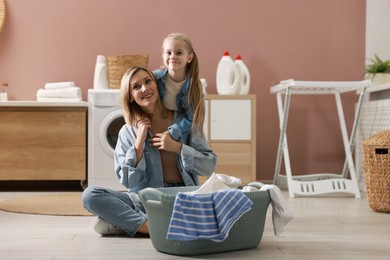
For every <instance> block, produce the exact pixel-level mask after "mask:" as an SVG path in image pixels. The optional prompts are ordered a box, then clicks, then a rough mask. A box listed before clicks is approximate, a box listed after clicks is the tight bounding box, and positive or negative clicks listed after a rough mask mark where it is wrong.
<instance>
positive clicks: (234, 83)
mask: <svg viewBox="0 0 390 260" xmlns="http://www.w3.org/2000/svg"><path fill="white" fill-rule="evenodd" d="M216 83H217V92H218V94H220V95H237V94H238V92H239V77H238V68H237V66H236V65H235V63H234V61H233V59H232V58H231V57H230V54H229V52H228V51H225V53H224V54H223V56H222V58H221V60H220V61H219V63H218V67H217V82H216Z"/></svg>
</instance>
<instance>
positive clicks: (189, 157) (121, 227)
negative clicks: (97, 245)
mask: <svg viewBox="0 0 390 260" xmlns="http://www.w3.org/2000/svg"><path fill="white" fill-rule="evenodd" d="M121 105H122V111H123V116H124V118H125V121H126V124H125V125H124V126H123V127H122V128H121V130H120V132H119V134H118V141H117V144H116V147H115V172H116V175H117V179H118V180H119V182H120V183H121V184H122V185H123V186H124V187H126V188H127V189H128V192H119V191H115V190H111V189H107V188H102V187H96V186H89V187H88V188H87V189H85V190H84V192H83V196H82V202H83V206H84V207H85V208H86V209H87V210H88V211H89V212H91V213H93V214H95V215H96V216H98V221H97V222H96V224H95V231H96V232H97V233H99V234H101V235H117V234H123V233H126V234H128V235H130V236H134V235H136V234H137V233H143V234H148V232H149V229H148V223H147V216H146V215H145V209H144V208H143V206H142V204H141V202H140V200H139V198H138V196H137V193H138V191H139V190H142V189H144V188H146V187H154V188H158V187H176V186H194V185H199V180H198V176H209V175H211V173H212V172H213V171H214V168H215V165H216V159H217V157H216V155H215V153H214V152H213V151H212V150H211V149H210V148H209V146H208V144H207V141H206V140H205V138H204V136H203V135H201V134H200V133H198V134H195V133H196V131H194V132H193V131H190V132H189V133H188V134H183V135H182V137H181V138H180V140H179V141H176V140H173V138H172V137H171V136H170V135H169V134H168V133H163V132H164V131H165V130H166V129H167V127H168V126H169V125H171V124H172V123H173V122H175V121H177V120H179V121H180V118H181V117H182V115H181V114H179V113H178V112H176V111H172V110H168V109H166V108H165V107H164V106H163V105H162V103H161V101H160V95H159V91H158V88H157V82H156V80H155V78H154V77H153V73H152V72H151V71H149V70H148V69H147V68H144V67H134V68H131V69H129V70H128V71H127V72H126V73H125V75H124V76H123V78H122V82H121Z"/></svg>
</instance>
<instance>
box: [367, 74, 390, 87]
mask: <svg viewBox="0 0 390 260" xmlns="http://www.w3.org/2000/svg"><path fill="white" fill-rule="evenodd" d="M371 80H372V85H381V84H386V83H390V73H377V74H375V77H373V76H372V75H371Z"/></svg>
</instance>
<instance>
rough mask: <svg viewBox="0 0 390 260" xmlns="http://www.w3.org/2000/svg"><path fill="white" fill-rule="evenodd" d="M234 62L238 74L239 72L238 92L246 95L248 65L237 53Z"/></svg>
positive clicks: (247, 92)
mask: <svg viewBox="0 0 390 260" xmlns="http://www.w3.org/2000/svg"><path fill="white" fill-rule="evenodd" d="M234 63H235V64H236V66H237V69H238V74H239V94H240V95H248V94H249V87H250V81H251V78H250V75H249V70H248V67H247V66H246V65H245V63H244V62H243V61H242V59H241V55H237V57H236V59H235V60H234Z"/></svg>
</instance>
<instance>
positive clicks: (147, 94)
mask: <svg viewBox="0 0 390 260" xmlns="http://www.w3.org/2000/svg"><path fill="white" fill-rule="evenodd" d="M130 93H131V97H132V99H133V102H136V103H137V104H138V105H139V106H140V107H141V108H142V109H143V110H144V111H145V112H146V111H150V109H151V108H152V109H153V107H154V106H155V105H156V102H157V100H158V99H159V93H158V90H157V84H156V82H155V81H154V80H153V78H152V76H151V75H150V74H149V73H148V72H147V71H145V70H139V71H137V72H136V73H135V74H134V75H133V77H132V78H131V80H130Z"/></svg>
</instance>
